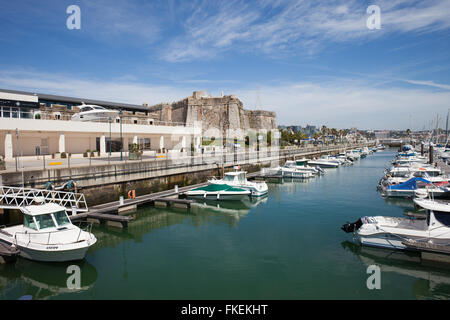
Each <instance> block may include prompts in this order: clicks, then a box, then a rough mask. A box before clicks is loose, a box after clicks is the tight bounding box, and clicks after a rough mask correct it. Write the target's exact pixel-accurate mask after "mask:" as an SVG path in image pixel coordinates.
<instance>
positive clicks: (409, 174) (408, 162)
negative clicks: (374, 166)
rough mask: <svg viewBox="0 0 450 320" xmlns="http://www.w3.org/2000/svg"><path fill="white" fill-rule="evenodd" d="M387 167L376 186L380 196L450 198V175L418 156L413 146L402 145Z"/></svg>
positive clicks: (435, 164)
mask: <svg viewBox="0 0 450 320" xmlns="http://www.w3.org/2000/svg"><path fill="white" fill-rule="evenodd" d="M403 148H404V149H406V150H405V151H403V152H400V153H399V154H398V155H397V156H396V158H395V159H394V160H393V161H392V166H391V167H390V168H389V169H386V170H385V172H384V175H383V177H382V178H381V180H380V181H379V183H378V186H377V188H378V189H379V190H380V191H381V195H382V196H383V197H403V198H414V197H420V198H426V197H428V196H431V197H433V198H436V199H449V200H450V184H449V177H448V175H447V174H446V173H445V171H443V170H442V169H441V168H439V167H438V166H437V163H434V164H428V163H427V161H428V159H427V158H426V157H424V156H420V155H417V153H416V152H415V151H414V149H413V148H412V146H405V147H403Z"/></svg>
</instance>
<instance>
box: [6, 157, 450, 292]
mask: <svg viewBox="0 0 450 320" xmlns="http://www.w3.org/2000/svg"><path fill="white" fill-rule="evenodd" d="M394 154H395V151H383V152H376V153H373V154H372V155H369V156H367V157H366V158H365V159H362V160H360V161H358V162H356V163H354V165H352V166H342V167H340V168H337V169H326V170H327V172H326V173H325V174H324V175H321V176H318V177H317V178H315V179H307V180H305V179H291V178H282V179H281V180H280V179H276V180H272V179H268V180H266V181H267V184H268V187H269V192H268V195H267V196H265V197H257V198H255V199H253V200H252V199H250V198H249V199H248V200H246V201H238V202H235V201H215V200H213V201H211V200H204V201H202V200H201V201H195V202H192V203H191V204H190V208H189V209H186V208H175V207H155V206H153V205H152V204H151V203H147V204H143V205H142V206H139V207H138V208H137V211H136V212H134V213H132V215H133V217H134V218H133V220H132V221H130V222H129V224H128V226H127V228H124V229H117V228H111V227H109V226H108V225H106V224H105V225H103V224H102V225H94V226H93V233H94V234H95V235H96V237H97V243H96V244H95V245H94V246H93V247H92V250H89V251H88V252H87V255H86V258H85V259H84V260H83V263H80V262H79V263H77V264H79V265H80V266H81V270H82V273H83V272H86V277H87V279H89V280H90V281H91V282H90V284H88V285H89V286H90V288H91V289H90V290H79V291H77V292H76V293H75V292H68V291H67V289H66V287H65V278H64V279H63V280H64V282H63V280H60V282H59V283H56V284H55V283H54V280H52V277H48V278H46V276H45V274H43V276H41V277H40V279H39V280H40V281H39V282H31V283H30V282H25V281H27V280H26V276H25V274H24V277H23V278H21V279H23V280H19V282H18V283H21V282H22V281H23V284H24V285H25V284H26V283H28V284H27V285H25V286H17V285H16V284H14V283H16V282H13V281H12V279H14V277H16V279H17V275H12V273H11V270H12V269H14V268H15V265H18V266H21V265H23V263H24V262H25V261H23V259H22V258H19V260H18V261H17V262H16V264H11V263H10V264H3V265H1V266H0V269H1V270H2V272H1V274H2V277H3V278H2V283H4V285H3V287H2V294H3V298H14V297H19V296H21V295H24V294H32V295H34V297H35V298H40V297H44V296H45V294H47V293H46V292H47V291H45V290H42V289H41V291H40V293H38V291H39V288H45V287H48V286H49V285H50V283H51V281H53V286H52V294H51V297H52V298H54V299H61V298H62V299H80V298H81V299H82V298H88V299H93V298H94V299H114V298H117V297H119V296H121V294H123V292H124V291H125V292H127V295H129V297H140V298H146V299H164V298H169V297H170V298H173V297H174V295H175V297H176V298H180V299H185V298H189V299H192V298H195V299H197V298H198V299H203V298H206V297H209V298H215V299H229V298H231V297H233V298H238V299H246V298H249V297H254V296H255V295H256V296H258V297H260V298H261V299H290V298H294V297H295V298H296V299H297V298H300V299H301V298H302V297H303V298H306V297H308V298H311V297H313V298H314V297H317V298H318V297H320V298H324V297H325V298H331V299H333V298H338V297H339V298H346V299H355V298H357V299H362V298H364V299H371V298H382V299H386V298H393V297H396V298H406V299H410V298H419V299H422V298H433V297H434V298H437V297H440V298H442V297H450V291H449V290H448V288H449V286H448V283H450V281H448V282H446V281H445V279H450V274H449V273H448V268H447V267H445V265H444V266H442V265H440V264H437V265H435V264H436V263H437V262H436V261H431V262H430V261H429V260H427V259H423V258H422V257H421V255H420V253H414V252H411V253H407V252H405V253H401V252H399V253H396V254H393V253H392V251H390V250H386V249H377V248H371V249H370V250H371V251H370V250H369V249H366V248H365V247H364V246H363V247H362V248H360V247H355V245H357V244H356V243H354V242H353V240H352V237H351V236H350V237H347V236H345V234H343V233H342V231H341V230H339V226H340V222H342V220H346V219H350V218H351V217H352V216H353V214H352V213H354V212H358V211H360V212H364V213H365V214H368V213H369V214H370V212H373V213H374V214H377V213H378V212H380V211H379V210H382V212H384V213H385V215H390V216H392V217H399V218H400V217H402V216H404V214H405V213H406V212H407V211H410V210H411V209H410V208H411V207H410V206H409V204H408V203H403V202H398V203H392V204H391V203H389V202H387V201H386V200H385V199H383V198H382V197H381V196H380V195H379V192H378V191H377V190H376V188H375V186H376V183H377V181H378V180H379V175H380V173H381V172H382V171H383V168H384V166H385V165H386V163H388V162H389V161H390V159H392V157H393V155H394ZM256 177H258V175H257V174H253V175H252V176H251V177H250V178H256ZM258 179H260V178H258ZM355 188H356V189H357V190H358V193H357V194H356V195H355V192H354V190H355ZM188 189H189V188H183V189H182V188H180V189H179V190H178V191H179V192H180V193H182V192H184V191H185V190H188ZM352 190H353V191H352ZM174 192H175V190H171V191H166V192H165V193H164V194H163V195H161V194H160V195H158V197H160V198H164V195H167V196H170V195H171V196H173V194H174ZM137 198H138V197H136V199H137ZM323 199H327V203H328V205H327V207H326V209H324V208H325V207H324V206H323ZM356 199H357V200H356ZM131 200H133V199H127V200H125V203H124V204H129V203H127V201H131ZM119 204H120V203H119V201H118V202H116V203H115V205H119ZM105 208H108V206H106V205H105V206H104V209H105ZM281 208H283V209H281ZM92 209H94V207H92ZM98 209H100V208H98ZM81 214H85V213H81ZM99 214H100V213H99ZM116 216H119V215H116ZM125 217H126V216H125ZM319 230H320V231H321V232H323V233H318V231H319ZM275 239H277V240H275ZM226 243H228V244H227V245H225V244H226ZM311 244H314V245H312V246H311ZM142 248H146V250H145V251H142ZM108 257H111V258H114V259H115V260H116V263H115V264H114V267H113V268H112V269H111V268H110V267H106V265H107V264H109V262H108V261H110V259H111V258H108ZM219 257H220V258H219ZM352 257H356V258H357V259H354V258H352ZM370 259H375V260H376V262H377V263H378V264H379V265H381V266H382V275H383V278H382V279H383V280H382V281H383V282H382V283H383V286H384V290H381V291H368V290H367V289H366V288H365V281H366V280H365V279H366V268H367V266H368V265H370V261H371V260H370ZM137 261H140V262H139V263H137ZM153 261H158V263H153ZM30 263H31V264H37V263H38V262H32V261H29V262H27V264H30ZM430 263H431V264H432V265H431V266H430V265H429V264H430ZM200 264H201V268H199V266H200ZM174 265H177V267H178V268H174V267H173V266H174ZM40 268H42V267H40ZM52 268H54V271H53V272H54V273H55V274H58V273H61V274H62V273H65V271H66V269H65V268H66V267H65V266H64V265H62V266H53V267H52ZM20 270H23V271H16V272H27V271H26V270H24V269H23V268H21V269H20ZM100 270H101V271H100ZM106 270H109V271H107V272H106ZM342 270H348V272H343V271H342ZM383 270H384V271H383ZM27 273H28V272H27ZM94 273H95V276H94ZM19 274H20V273H19ZM144 274H145V275H146V276H145V278H146V280H145V281H142V278H141V276H142V275H144ZM324 274H325V275H326V276H325V277H324V276H323V275H324ZM269 275H270V277H269ZM5 277H6V278H5ZM93 277H94V280H92V279H93ZM110 277H114V278H115V279H117V281H118V285H119V286H120V287H121V290H120V292H122V293H119V291H111V290H107V288H108V286H107V282H108V281H109V280H108V279H109V278H110ZM173 277H175V279H176V281H170V280H169V279H172V278H173ZM125 279H127V280H126V282H124V281H125ZM194 279H195V280H194ZM202 279H203V280H202ZM425 279H426V280H425ZM14 281H17V280H14ZM423 281H425V283H426V284H427V285H426V286H422V287H421V288H422V289H420V290H419V289H417V288H416V285H415V283H418V282H420V283H422V282H423ZM330 282H331V283H333V288H334V289H333V290H330V286H329V283H330ZM390 283H397V284H398V283H401V284H402V285H401V286H399V285H395V286H390V285H389V284H390ZM349 284H350V285H351V286H352V288H354V289H353V290H348V287H349ZM149 287H150V288H152V289H149ZM243 287H245V288H246V290H242V289H241V290H238V288H243ZM281 287H282V288H283V290H279V289H278V290H276V289H275V288H281ZM19 288H22V289H19ZM83 288H86V286H84V284H83ZM130 288H133V289H132V290H131V289H130ZM193 288H195V290H193ZM269 288H270V289H271V290H269ZM237 292H238V293H237ZM40 295H42V296H40ZM48 295H50V293H48Z"/></svg>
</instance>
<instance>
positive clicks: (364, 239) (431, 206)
mask: <svg viewBox="0 0 450 320" xmlns="http://www.w3.org/2000/svg"><path fill="white" fill-rule="evenodd" d="M414 203H415V204H416V205H418V206H419V207H422V208H424V209H426V210H427V216H426V219H411V218H400V217H383V216H376V217H362V218H360V219H358V220H357V221H355V222H353V223H346V224H344V225H343V226H342V227H341V229H342V230H344V231H345V232H353V233H355V234H356V237H357V239H358V241H359V242H360V243H361V244H362V245H367V246H374V247H382V248H389V249H400V250H410V247H407V246H406V245H405V244H404V243H405V242H406V241H411V240H413V241H422V242H428V243H433V244H437V245H447V246H448V245H449V244H450V204H449V203H448V202H441V201H436V200H428V199H414Z"/></svg>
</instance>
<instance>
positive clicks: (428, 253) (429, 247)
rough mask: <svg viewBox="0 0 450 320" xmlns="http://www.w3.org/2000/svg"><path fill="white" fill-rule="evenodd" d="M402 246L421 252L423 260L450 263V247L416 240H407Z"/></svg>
mask: <svg viewBox="0 0 450 320" xmlns="http://www.w3.org/2000/svg"><path fill="white" fill-rule="evenodd" d="M402 244H403V245H405V246H406V247H408V249H411V250H416V251H420V254H421V258H422V259H423V260H427V261H436V262H444V263H450V246H449V245H442V244H434V243H431V242H425V241H415V240H405V241H402Z"/></svg>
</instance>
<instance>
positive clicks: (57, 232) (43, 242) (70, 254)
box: [0, 203, 97, 262]
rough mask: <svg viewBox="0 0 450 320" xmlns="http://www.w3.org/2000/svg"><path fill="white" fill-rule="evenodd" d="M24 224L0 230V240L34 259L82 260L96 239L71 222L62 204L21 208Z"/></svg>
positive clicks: (54, 260) (47, 260) (55, 260)
mask: <svg viewBox="0 0 450 320" xmlns="http://www.w3.org/2000/svg"><path fill="white" fill-rule="evenodd" d="M20 210H21V211H22V213H23V224H20V225H16V226H11V227H4V228H2V229H0V241H2V242H3V243H6V244H8V245H10V246H14V247H16V248H17V249H18V250H19V252H20V253H19V254H20V256H22V257H24V258H26V259H29V260H34V261H46V262H62V261H73V260H81V259H83V258H84V257H85V255H86V252H87V250H88V249H89V247H90V246H92V245H93V244H95V243H96V242H97V239H96V237H95V236H94V235H93V234H92V233H91V232H90V230H89V231H83V230H81V229H80V228H79V227H77V226H75V225H73V224H72V222H71V221H70V219H69V217H68V215H67V213H66V210H65V208H64V207H62V206H60V205H58V204H56V203H44V204H38V205H30V206H25V207H22V208H20Z"/></svg>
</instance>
